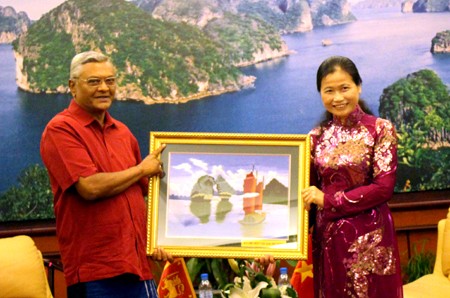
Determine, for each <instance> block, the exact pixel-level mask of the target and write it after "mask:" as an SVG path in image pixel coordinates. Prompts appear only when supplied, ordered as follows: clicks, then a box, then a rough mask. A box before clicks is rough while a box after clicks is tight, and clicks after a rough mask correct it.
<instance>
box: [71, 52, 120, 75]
mask: <svg viewBox="0 0 450 298" xmlns="http://www.w3.org/2000/svg"><path fill="white" fill-rule="evenodd" d="M90 62H97V63H98V62H111V59H110V58H109V57H108V56H106V55H104V54H102V53H100V52H95V51H87V52H82V53H79V54H77V55H75V56H74V57H73V58H72V62H71V63H70V79H75V78H78V76H79V75H80V71H81V66H82V65H83V64H86V63H90Z"/></svg>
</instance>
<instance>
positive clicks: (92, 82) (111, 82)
mask: <svg viewBox="0 0 450 298" xmlns="http://www.w3.org/2000/svg"><path fill="white" fill-rule="evenodd" d="M74 79H75V80H80V81H83V82H85V83H86V84H88V85H89V86H91V87H98V86H100V85H101V83H102V81H104V82H105V84H106V85H108V86H115V85H116V78H115V77H108V78H104V79H100V78H88V79H80V78H74Z"/></svg>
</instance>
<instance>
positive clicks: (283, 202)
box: [147, 132, 310, 260]
mask: <svg viewBox="0 0 450 298" xmlns="http://www.w3.org/2000/svg"><path fill="white" fill-rule="evenodd" d="M162 144H165V145H166V148H165V149H164V151H163V152H162V153H161V156H160V159H161V161H162V162H163V165H164V170H165V174H166V175H165V176H164V177H162V178H160V177H156V176H155V177H152V178H151V179H150V183H149V195H148V223H147V225H148V226H147V254H149V255H150V254H151V253H152V252H153V251H154V249H155V248H156V247H158V246H160V247H164V249H165V250H166V251H168V252H170V253H171V254H172V255H173V256H179V257H207V258H208V257H211V258H213V257H214V258H256V257H261V256H265V255H267V254H271V255H273V256H274V257H275V258H277V259H289V260H294V259H298V260H300V259H307V256H308V253H307V252H308V247H307V244H308V240H307V239H308V212H307V211H305V209H304V205H303V201H302V200H301V199H300V197H301V196H300V192H301V190H302V189H303V188H305V187H307V186H308V185H309V167H310V151H309V150H310V140H309V136H308V135H293V134H244V133H199V132H151V133H150V152H153V151H154V150H155V149H156V148H158V147H159V146H160V145H162Z"/></svg>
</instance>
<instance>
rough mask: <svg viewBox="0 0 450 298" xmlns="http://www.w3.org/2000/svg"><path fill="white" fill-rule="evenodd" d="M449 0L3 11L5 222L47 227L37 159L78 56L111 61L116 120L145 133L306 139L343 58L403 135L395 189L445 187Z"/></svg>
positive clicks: (246, 0) (18, 2)
mask: <svg viewBox="0 0 450 298" xmlns="http://www.w3.org/2000/svg"><path fill="white" fill-rule="evenodd" d="M449 10H450V1H426V0H418V1H415V0H406V1H400V0H386V1H377V0H364V1H361V0H189V1H185V0H131V1H125V0H105V1H90V0H68V1H63V0H51V1H47V0H40V1H35V0H34V1H31V0H14V1H13V0H0V70H1V71H0V103H1V109H0V118H1V120H2V125H1V127H0V136H1V140H2V141H1V143H0V152H1V155H0V160H1V162H0V164H1V167H2V175H0V222H2V221H3V222H5V221H17V220H18V221H21V220H30V219H49V218H52V217H53V211H52V195H51V192H50V189H49V183H48V178H47V175H46V170H45V168H44V167H43V166H42V162H41V159H40V156H39V141H40V137H41V133H42V131H43V129H44V127H45V125H46V123H47V122H48V121H49V120H50V119H51V118H52V117H53V116H54V115H55V114H56V113H58V112H59V111H61V110H63V109H64V108H65V107H67V105H68V103H69V101H70V95H69V94H68V92H67V91H68V87H67V80H68V74H69V64H70V60H71V58H72V57H73V56H74V55H75V53H77V52H80V51H85V50H89V49H95V50H101V51H102V52H104V53H106V54H108V55H110V56H111V57H112V58H113V60H114V63H115V64H116V66H117V68H118V82H119V90H118V91H119V92H118V94H117V101H116V102H115V103H114V105H113V107H112V109H111V113H112V114H113V115H114V116H115V117H116V118H117V119H119V120H121V121H123V122H125V123H126V124H127V125H128V126H129V127H130V129H131V130H132V131H133V133H134V134H135V135H136V137H137V138H138V140H139V142H140V146H141V150H142V153H143V154H146V153H147V152H148V150H149V149H148V147H149V132H150V131H183V132H190V131H192V132H239V133H276V134H306V133H308V132H309V131H310V130H311V129H312V128H313V127H314V126H315V125H316V124H317V123H318V121H319V120H320V118H321V115H322V113H323V110H324V109H323V106H322V102H321V99H320V96H319V94H318V92H317V90H316V87H315V72H316V70H317V67H318V66H319V64H320V62H321V61H323V60H324V59H325V58H327V57H328V56H331V55H344V56H347V57H350V58H351V59H352V60H353V61H354V62H355V63H356V65H357V66H358V68H359V70H360V73H361V75H362V78H363V87H362V90H363V92H362V97H363V98H364V100H365V101H366V102H367V103H368V105H369V107H370V108H371V109H372V111H373V112H374V114H375V115H379V116H381V117H383V118H387V119H389V120H391V121H392V122H393V123H394V124H395V126H396V128H397V131H398V136H399V171H398V179H397V185H396V192H408V191H427V190H443V189H450V181H449V178H448V177H450V121H449V119H450V94H449V86H450V12H449Z"/></svg>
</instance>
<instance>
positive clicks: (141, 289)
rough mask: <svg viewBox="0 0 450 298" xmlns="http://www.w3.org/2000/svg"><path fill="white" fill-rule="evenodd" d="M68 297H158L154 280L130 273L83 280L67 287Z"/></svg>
mask: <svg viewBox="0 0 450 298" xmlns="http://www.w3.org/2000/svg"><path fill="white" fill-rule="evenodd" d="M67 297H68V298H158V293H157V291H156V284H155V281H154V280H145V281H141V280H139V278H138V277H137V276H135V275H132V274H123V275H119V276H116V277H112V278H107V279H102V280H96V281H90V282H83V283H78V284H74V285H71V286H69V287H67Z"/></svg>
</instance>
